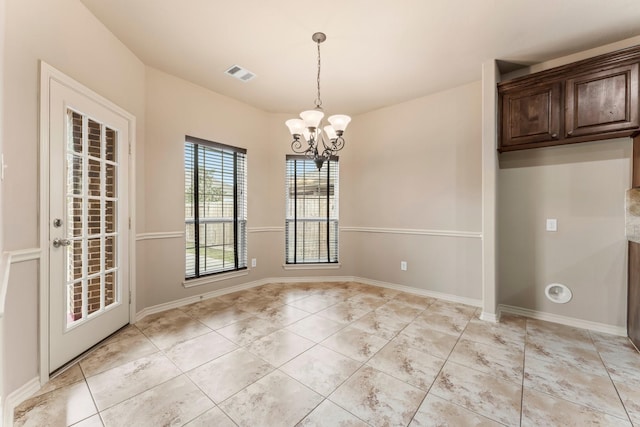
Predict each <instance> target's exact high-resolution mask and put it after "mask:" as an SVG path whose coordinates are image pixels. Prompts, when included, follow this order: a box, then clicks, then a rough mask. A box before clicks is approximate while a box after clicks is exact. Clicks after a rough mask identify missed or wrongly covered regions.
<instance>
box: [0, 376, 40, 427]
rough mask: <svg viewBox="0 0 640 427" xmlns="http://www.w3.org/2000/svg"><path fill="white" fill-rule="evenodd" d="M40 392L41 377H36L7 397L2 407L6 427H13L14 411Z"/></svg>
mask: <svg viewBox="0 0 640 427" xmlns="http://www.w3.org/2000/svg"><path fill="white" fill-rule="evenodd" d="M38 390H40V377H35V378H32V379H31V380H29V381H27V383H26V384H24V385H23V386H22V387H20V388H19V389H17V390H15V391H14V392H13V393H11V394H9V395H8V396H7V398H6V399H5V401H4V405H3V407H2V415H3V416H2V421H3V424H2V425H4V427H12V426H13V410H14V409H15V408H16V406H18V405H20V404H21V403H22V402H24V401H25V400H27V399H28V398H29V397H31V395H33V394H34V393H35V392H37V391H38Z"/></svg>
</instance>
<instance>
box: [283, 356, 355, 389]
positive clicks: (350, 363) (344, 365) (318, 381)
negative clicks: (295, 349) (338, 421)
mask: <svg viewBox="0 0 640 427" xmlns="http://www.w3.org/2000/svg"><path fill="white" fill-rule="evenodd" d="M361 365H362V363H360V362H357V361H355V360H353V359H350V358H348V357H346V356H343V355H342V354H339V353H336V352H335V351H332V350H329V349H328V348H326V347H323V346H321V345H316V346H315V347H313V348H311V349H309V350H307V351H306V352H304V353H303V354H301V355H300V356H298V357H296V358H295V359H293V360H291V361H290V362H288V363H286V364H285V365H284V366H282V367H281V368H280V370H281V371H282V372H284V373H286V374H288V375H290V376H291V377H293V378H294V379H296V380H298V381H300V382H301V383H302V384H304V385H306V386H307V387H309V388H310V389H311V390H313V391H315V392H317V393H319V394H321V395H323V396H328V395H329V394H330V393H332V392H333V391H334V390H335V389H336V387H338V386H339V385H340V384H342V382H343V381H344V380H346V379H347V378H349V376H351V374H353V373H354V372H355V371H356V370H358V368H359V367H360V366H361Z"/></svg>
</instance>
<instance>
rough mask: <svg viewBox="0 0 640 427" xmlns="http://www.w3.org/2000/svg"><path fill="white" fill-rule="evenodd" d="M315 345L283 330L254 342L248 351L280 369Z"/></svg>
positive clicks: (248, 347)
mask: <svg viewBox="0 0 640 427" xmlns="http://www.w3.org/2000/svg"><path fill="white" fill-rule="evenodd" d="M314 345H315V343H314V342H313V341H311V340H308V339H306V338H302V337H301V336H300V335H296V334H294V333H293V332H289V331H287V330H283V329H281V330H279V331H276V332H274V333H272V334H269V335H267V336H264V337H262V338H260V339H259V340H256V341H254V342H252V343H251V344H249V345H248V346H247V347H246V349H247V350H249V351H250V352H251V353H253V354H255V355H257V356H258V357H260V358H262V359H264V360H266V361H267V362H269V363H270V364H272V365H273V366H275V367H278V366H280V365H282V364H284V363H286V362H287V361H289V360H291V359H293V358H294V357H296V356H297V355H299V354H301V353H303V352H304V351H305V350H308V349H310V348H311V347H313V346H314Z"/></svg>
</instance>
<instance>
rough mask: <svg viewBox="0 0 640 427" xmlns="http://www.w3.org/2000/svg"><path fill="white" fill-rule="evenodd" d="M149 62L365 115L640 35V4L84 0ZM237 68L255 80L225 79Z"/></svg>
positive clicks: (235, 93)
mask: <svg viewBox="0 0 640 427" xmlns="http://www.w3.org/2000/svg"><path fill="white" fill-rule="evenodd" d="M81 1H82V2H83V3H84V4H85V5H86V6H87V7H88V8H89V9H90V10H91V11H92V12H93V13H94V14H95V15H96V16H97V17H98V19H99V20H100V21H102V22H103V23H104V24H105V25H106V26H107V27H108V28H109V30H111V32H113V33H114V34H115V35H116V36H117V37H118V38H119V39H120V40H122V42H123V43H124V44H125V45H127V46H128V47H129V48H130V49H131V50H132V51H133V52H134V53H135V54H136V55H137V56H138V57H139V58H140V59H141V60H142V61H143V62H144V63H145V64H147V65H150V66H152V67H155V68H158V69H160V70H163V71H165V72H167V73H170V74H173V75H175V76H178V77H181V78H183V79H185V80H188V81H191V82H193V83H196V84H198V85H200V86H204V87H206V88H209V89H211V90H213V91H215V92H218V93H221V94H223V95H227V96H229V97H232V98H235V99H238V100H240V101H243V102H246V103H248V104H251V105H254V106H255V107H258V108H260V109H263V110H265V111H270V112H289V113H291V112H297V111H301V110H305V109H309V108H312V107H313V101H314V99H315V97H316V93H315V91H316V87H315V85H316V53H317V52H316V46H315V43H314V42H313V41H312V40H311V35H312V34H313V33H314V32H316V31H322V32H324V33H326V34H327V41H326V42H325V43H323V44H322V45H321V49H322V98H323V106H324V108H325V111H326V112H327V113H330V114H331V113H333V114H335V113H344V114H351V115H354V114H358V113H362V112H365V111H370V110H374V109H377V108H380V107H384V106H387V105H392V104H395V103H398V102H402V101H406V100H409V99H413V98H417V97H420V96H423V95H426V94H429V93H433V92H437V91H440V90H443V89H447V88H451V87H455V86H458V85H461V84H464V83H468V82H471V81H474V80H479V79H480V78H481V64H482V62H484V61H485V60H487V59H492V58H496V59H501V60H506V61H511V62H518V63H528V64H531V63H536V62H541V61H544V60H548V59H551V58H555V57H559V56H563V55H566V54H569V53H574V52H578V51H581V50H585V49H588V48H592V47H596V46H600V45H603V44H607V43H610V42H614V41H618V40H621V39H625V38H628V37H632V36H636V35H640V0H323V1H316V2H311V1H308V0H243V1H233V0H227V1H221V0H81ZM234 64H237V65H240V66H242V67H244V68H247V69H248V70H250V71H252V72H253V73H255V74H257V77H256V78H255V79H253V80H251V81H250V82H247V83H244V82H241V81H239V80H236V79H234V78H232V77H230V76H227V75H226V74H224V71H225V70H226V69H227V68H229V67H230V66H231V65H234Z"/></svg>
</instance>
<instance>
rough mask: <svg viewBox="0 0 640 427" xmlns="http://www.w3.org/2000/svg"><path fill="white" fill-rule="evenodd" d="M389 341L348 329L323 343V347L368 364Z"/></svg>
mask: <svg viewBox="0 0 640 427" xmlns="http://www.w3.org/2000/svg"><path fill="white" fill-rule="evenodd" d="M387 342H388V341H387V340H385V339H384V338H380V337H378V336H375V335H371V334H368V333H366V332H364V331H361V330H360V329H357V328H353V327H348V328H344V329H342V330H341V331H340V332H338V333H336V334H335V335H332V336H330V337H329V338H327V339H326V340H324V341H322V343H321V344H322V345H323V346H325V347H328V348H330V349H332V350H334V351H337V352H338V353H341V354H344V355H345V356H347V357H350V358H352V359H355V360H357V361H360V362H366V361H367V360H369V358H371V356H373V355H374V354H375V353H376V352H377V351H378V350H380V349H381V348H382V347H384V346H385V345H386V344H387Z"/></svg>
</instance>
